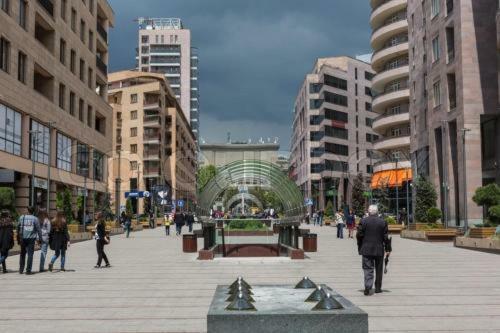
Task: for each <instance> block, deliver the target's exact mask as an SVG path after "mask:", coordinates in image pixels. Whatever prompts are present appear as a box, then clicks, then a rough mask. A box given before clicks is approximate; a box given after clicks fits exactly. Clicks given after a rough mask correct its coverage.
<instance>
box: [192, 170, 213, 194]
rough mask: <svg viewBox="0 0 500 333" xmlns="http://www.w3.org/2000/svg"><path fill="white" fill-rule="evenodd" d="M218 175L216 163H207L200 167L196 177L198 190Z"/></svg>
mask: <svg viewBox="0 0 500 333" xmlns="http://www.w3.org/2000/svg"><path fill="white" fill-rule="evenodd" d="M216 175H217V168H216V167H215V165H206V166H203V167H201V168H199V169H198V173H197V175H196V179H197V182H198V191H201V190H203V188H204V187H205V186H206V185H207V184H208V182H210V181H211V180H212V178H214V177H215V176H216Z"/></svg>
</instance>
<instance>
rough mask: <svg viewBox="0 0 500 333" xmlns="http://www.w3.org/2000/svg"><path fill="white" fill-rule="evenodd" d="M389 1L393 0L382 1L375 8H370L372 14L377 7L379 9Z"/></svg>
mask: <svg viewBox="0 0 500 333" xmlns="http://www.w3.org/2000/svg"><path fill="white" fill-rule="evenodd" d="M391 1H394V0H384V1H382V2H380V3H379V4H378V5H377V6H375V7H373V8H372V13H373V12H374V11H376V10H377V9H378V8H379V7H381V6H383V5H385V4H386V3H388V2H391Z"/></svg>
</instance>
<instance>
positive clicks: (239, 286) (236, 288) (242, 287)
mask: <svg viewBox="0 0 500 333" xmlns="http://www.w3.org/2000/svg"><path fill="white" fill-rule="evenodd" d="M240 290H243V291H244V292H246V293H247V294H250V295H253V293H252V289H249V288H247V287H245V285H243V284H237V285H235V286H234V287H229V291H228V292H227V293H228V294H238V292H239V291H240Z"/></svg>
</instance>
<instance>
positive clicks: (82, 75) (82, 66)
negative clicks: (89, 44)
mask: <svg viewBox="0 0 500 333" xmlns="http://www.w3.org/2000/svg"><path fill="white" fill-rule="evenodd" d="M80 81H82V82H85V60H83V59H80Z"/></svg>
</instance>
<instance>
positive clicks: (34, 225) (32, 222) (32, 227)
mask: <svg viewBox="0 0 500 333" xmlns="http://www.w3.org/2000/svg"><path fill="white" fill-rule="evenodd" d="M34 212H35V209H34V208H33V207H28V214H26V215H21V216H20V217H19V223H18V224H17V238H18V243H19V244H20V246H21V255H20V256H19V274H23V272H24V266H25V265H26V254H28V263H27V265H26V274H27V275H31V274H33V273H32V272H31V268H32V266H33V253H34V252H35V242H36V241H37V240H40V239H42V230H41V228H40V223H39V222H38V218H37V217H36V216H34V215H33V214H34Z"/></svg>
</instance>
